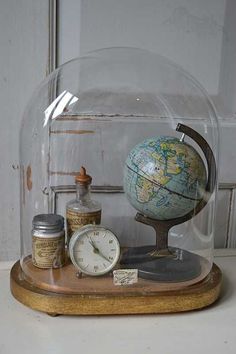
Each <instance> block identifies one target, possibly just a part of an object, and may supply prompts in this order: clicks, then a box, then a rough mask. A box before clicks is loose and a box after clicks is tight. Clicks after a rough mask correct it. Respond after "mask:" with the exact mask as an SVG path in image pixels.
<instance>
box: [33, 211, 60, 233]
mask: <svg viewBox="0 0 236 354" xmlns="http://www.w3.org/2000/svg"><path fill="white" fill-rule="evenodd" d="M32 224H33V228H34V229H37V230H42V231H43V230H45V231H46V230H47V231H51V232H56V231H60V230H62V229H63V228H64V218H63V216H61V215H57V214H39V215H35V216H34V218H33V222H32Z"/></svg>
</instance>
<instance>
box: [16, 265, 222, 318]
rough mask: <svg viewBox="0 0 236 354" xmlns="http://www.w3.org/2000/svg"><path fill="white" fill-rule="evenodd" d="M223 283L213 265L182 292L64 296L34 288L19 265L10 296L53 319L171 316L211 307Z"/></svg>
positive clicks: (161, 291)
mask: <svg viewBox="0 0 236 354" xmlns="http://www.w3.org/2000/svg"><path fill="white" fill-rule="evenodd" d="M221 280H222V274H221V270H220V269H219V268H218V267H217V266H216V265H215V264H214V265H213V267H212V270H211V272H210V274H209V275H208V276H207V277H206V278H205V279H204V280H202V281H201V282H198V283H196V284H194V285H191V286H187V287H185V288H183V289H181V290H171V291H166V290H165V291H163V290H160V291H156V292H151V293H150V294H149V293H148V292H145V294H144V293H142V292H141V291H139V292H133V293H132V292H129V291H127V293H126V292H125V291H122V293H115V294H114V293H109V292H107V293H106V294H96V292H93V293H92V294H91V293H90V294H89V293H87V294H85V293H81V294H68V293H67V294H62V293H55V292H52V291H47V290H43V289H40V288H38V287H35V286H34V285H32V284H31V283H30V282H29V281H27V280H26V279H25V277H24V273H23V271H22V269H21V266H20V262H19V261H18V262H16V263H15V265H14V266H13V268H12V270H11V292H12V294H13V296H14V297H15V298H16V299H17V300H18V301H20V302H21V303H22V304H24V305H26V306H28V307H30V308H32V309H34V310H38V311H42V312H46V313H48V314H50V315H58V314H63V315H121V314H153V313H171V312H183V311H190V310H196V309H201V308H204V307H206V306H209V305H211V304H212V303H213V302H215V301H216V299H217V298H218V297H219V293H220V287H221ZM92 281H93V279H91V282H92ZM123 290H125V288H124V287H123ZM127 290H128V288H127Z"/></svg>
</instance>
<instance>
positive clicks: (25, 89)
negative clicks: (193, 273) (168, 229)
mask: <svg viewBox="0 0 236 354" xmlns="http://www.w3.org/2000/svg"><path fill="white" fill-rule="evenodd" d="M49 3H51V5H52V4H53V3H54V1H49V0H43V1H35V0H22V1H20V2H19V1H17V0H8V1H4V0H0V28H1V31H0V68H1V69H0V93H1V94H0V105H1V115H0V123H1V129H0V182H1V183H0V196H1V199H0V206H1V214H0V260H8V259H16V258H18V257H19V243H20V241H19V223H20V220H19V164H18V135H19V127H20V121H21V117H22V113H23V109H24V106H25V104H26V102H27V101H28V99H29V97H30V96H31V94H32V92H33V89H34V88H35V87H36V86H37V84H38V83H39V82H40V81H41V80H42V79H43V78H44V77H45V76H46V74H47V73H48V69H49V66H48V65H49V64H48V63H49ZM57 3H58V48H57V49H58V63H59V64H61V63H63V62H65V61H66V60H69V59H71V58H73V57H75V56H77V55H79V54H84V53H85V52H87V51H89V50H93V49H97V48H101V47H108V46H135V47H142V48H146V49H150V50H152V51H155V52H157V53H160V54H162V55H164V56H167V57H168V58H170V59H172V60H174V61H175V62H177V63H178V64H180V65H181V66H183V67H184V68H185V69H186V70H188V71H189V72H190V73H191V74H192V75H194V76H195V77H196V78H197V79H198V80H199V81H200V82H201V83H202V84H203V86H205V88H206V89H207V90H208V91H209V93H210V95H211V96H212V98H213V99H214V102H215V104H216V106H217V108H218V110H219V113H220V115H221V118H222V119H221V124H222V155H221V161H220V168H221V169H220V182H221V183H231V182H233V183H235V182H236V153H235V151H236V146H235V145H236V143H235V141H234V140H235V138H234V137H235V129H236V128H235V127H236V124H235V117H236V116H235V114H234V113H235V102H236V100H235V95H236V93H235V91H236V70H235V53H236V45H235V43H236V41H235V31H234V29H235V24H236V13H235V11H234V10H235V0H145V1H143V0H119V1H117V0H58V1H57ZM54 44H55V42H54ZM231 187H232V185H231V184H230V185H229V184H227V185H225V188H226V189H224V190H222V191H221V192H220V199H219V203H218V214H217V215H218V216H217V235H216V246H218V247H222V246H234V245H235V244H236V241H235V240H236V237H235V235H234V233H235V227H236V225H235V223H234V216H236V206H235V204H236V203H235V199H234V198H235V188H234V185H233V187H232V188H231Z"/></svg>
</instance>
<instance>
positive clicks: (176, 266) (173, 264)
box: [121, 246, 206, 282]
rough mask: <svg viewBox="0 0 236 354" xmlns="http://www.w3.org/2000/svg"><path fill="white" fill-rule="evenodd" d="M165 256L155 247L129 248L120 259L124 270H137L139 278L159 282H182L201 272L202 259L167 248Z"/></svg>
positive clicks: (177, 249) (176, 249) (178, 249)
mask: <svg viewBox="0 0 236 354" xmlns="http://www.w3.org/2000/svg"><path fill="white" fill-rule="evenodd" d="M166 251H167V252H166V254H164V253H163V252H162V251H160V252H158V251H157V250H156V247H155V246H142V247H132V248H130V249H129V250H128V251H127V252H126V253H125V254H124V255H123V257H122V260H121V264H122V265H123V266H124V267H125V268H129V269H130V268H134V269H138V273H139V277H140V278H143V279H149V280H155V281H159V282H183V281H188V280H191V279H194V278H198V277H199V276H200V275H201V272H202V264H203V263H205V262H206V260H205V259H203V257H201V256H199V255H196V254H194V253H191V252H189V251H185V250H182V249H180V248H174V247H168V250H166Z"/></svg>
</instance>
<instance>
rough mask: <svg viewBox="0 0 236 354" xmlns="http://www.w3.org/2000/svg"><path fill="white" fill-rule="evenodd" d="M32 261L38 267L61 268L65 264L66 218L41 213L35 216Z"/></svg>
mask: <svg viewBox="0 0 236 354" xmlns="http://www.w3.org/2000/svg"><path fill="white" fill-rule="evenodd" d="M32 224H33V230H32V263H33V265H34V266H35V267H38V268H45V269H47V268H60V267H62V266H63V265H64V264H65V230H64V218H63V217H62V216H61V215H56V214H40V215H36V216H35V217H34V218H33V222H32Z"/></svg>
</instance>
